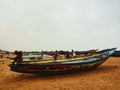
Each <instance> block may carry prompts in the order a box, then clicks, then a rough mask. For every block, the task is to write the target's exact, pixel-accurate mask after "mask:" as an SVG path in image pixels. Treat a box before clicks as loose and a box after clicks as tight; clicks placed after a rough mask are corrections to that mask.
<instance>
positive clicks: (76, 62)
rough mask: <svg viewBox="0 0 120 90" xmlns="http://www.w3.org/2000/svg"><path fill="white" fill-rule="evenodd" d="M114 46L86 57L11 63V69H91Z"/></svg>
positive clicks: (60, 71) (45, 71) (52, 71)
mask: <svg viewBox="0 0 120 90" xmlns="http://www.w3.org/2000/svg"><path fill="white" fill-rule="evenodd" d="M115 50H116V49H115V48H113V49H108V50H104V51H100V52H99V54H100V55H97V56H94V57H91V56H89V57H86V58H84V59H81V58H78V59H69V60H68V59H67V60H63V61H64V62H63V61H61V62H60V61H57V60H56V61H51V62H44V61H43V62H42V61H37V62H36V61H29V62H26V61H25V62H24V61H23V62H18V63H17V64H11V65H10V67H11V70H12V71H15V72H20V73H33V74H66V73H73V72H80V71H83V70H91V69H94V68H96V67H98V66H100V65H101V64H102V63H103V62H105V61H106V60H107V59H108V58H109V56H110V55H111V54H112V53H114V52H115Z"/></svg>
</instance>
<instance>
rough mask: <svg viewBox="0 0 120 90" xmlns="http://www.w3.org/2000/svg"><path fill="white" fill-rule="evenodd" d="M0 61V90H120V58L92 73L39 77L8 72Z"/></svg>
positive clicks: (4, 64)
mask: <svg viewBox="0 0 120 90" xmlns="http://www.w3.org/2000/svg"><path fill="white" fill-rule="evenodd" d="M10 63H11V60H10V59H6V58H4V59H0V90H120V58H116V57H110V58H109V59H108V60H107V61H106V62H104V63H103V64H102V65H101V66H99V67H98V68H97V69H95V70H92V71H86V72H80V73H73V74H66V75H56V76H41V75H34V74H23V73H16V72H12V71H10V69H9V67H8V65H9V64H10Z"/></svg>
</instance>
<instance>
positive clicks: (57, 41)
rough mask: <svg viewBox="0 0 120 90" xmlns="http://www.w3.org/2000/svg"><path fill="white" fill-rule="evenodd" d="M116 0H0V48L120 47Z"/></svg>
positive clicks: (119, 11)
mask: <svg viewBox="0 0 120 90" xmlns="http://www.w3.org/2000/svg"><path fill="white" fill-rule="evenodd" d="M118 35H120V0H0V48H1V49H5V50H16V49H17V50H56V49H57V50H61V49H62V50H71V49H74V50H88V49H96V48H98V49H104V48H111V47H117V48H118V49H120V40H119V39H118Z"/></svg>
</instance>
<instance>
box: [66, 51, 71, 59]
mask: <svg viewBox="0 0 120 90" xmlns="http://www.w3.org/2000/svg"><path fill="white" fill-rule="evenodd" d="M66 58H67V59H69V58H70V53H69V52H68V51H67V52H66Z"/></svg>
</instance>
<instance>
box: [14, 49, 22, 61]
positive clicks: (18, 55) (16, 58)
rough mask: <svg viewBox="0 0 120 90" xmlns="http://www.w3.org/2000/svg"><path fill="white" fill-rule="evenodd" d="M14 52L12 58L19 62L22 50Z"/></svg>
mask: <svg viewBox="0 0 120 90" xmlns="http://www.w3.org/2000/svg"><path fill="white" fill-rule="evenodd" d="M14 54H15V55H16V57H15V58H14V60H15V62H21V61H22V60H23V58H22V51H17V50H16V51H15V52H14Z"/></svg>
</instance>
